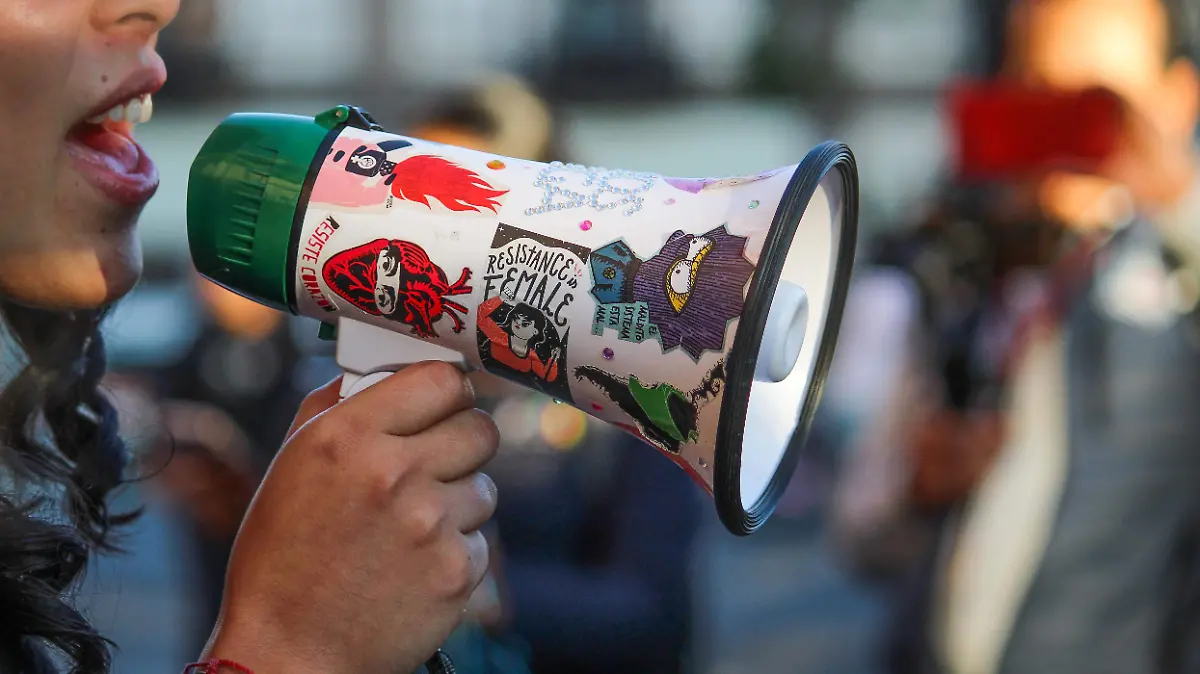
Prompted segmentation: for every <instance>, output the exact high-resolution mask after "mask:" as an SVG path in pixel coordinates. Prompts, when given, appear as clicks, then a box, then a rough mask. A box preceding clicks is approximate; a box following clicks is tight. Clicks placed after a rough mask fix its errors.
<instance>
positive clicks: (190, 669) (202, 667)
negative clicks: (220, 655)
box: [183, 658, 254, 674]
mask: <svg viewBox="0 0 1200 674" xmlns="http://www.w3.org/2000/svg"><path fill="white" fill-rule="evenodd" d="M222 669H232V670H233V671H235V672H241V673H242V674H254V672H252V671H250V668H249V667H246V666H245V665H239V664H238V663H236V662H234V661H233V660H218V659H217V658H213V659H211V660H208V661H206V662H193V663H191V664H188V665H185V666H184V668H183V674H221V670H222Z"/></svg>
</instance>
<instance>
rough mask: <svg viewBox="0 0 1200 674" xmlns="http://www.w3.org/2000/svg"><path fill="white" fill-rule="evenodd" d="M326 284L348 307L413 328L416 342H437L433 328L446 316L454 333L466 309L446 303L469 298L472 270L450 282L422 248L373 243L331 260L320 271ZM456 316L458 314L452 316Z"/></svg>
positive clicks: (403, 243) (460, 327) (404, 243)
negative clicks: (422, 338) (428, 340)
mask: <svg viewBox="0 0 1200 674" xmlns="http://www.w3.org/2000/svg"><path fill="white" fill-rule="evenodd" d="M322 275H323V276H324V277H325V283H326V284H328V285H329V287H330V288H332V289H333V291H334V292H336V293H337V294H338V295H340V296H341V297H342V298H343V299H345V300H346V301H347V302H350V303H351V304H353V305H354V306H356V307H358V308H359V309H362V310H363V311H364V312H366V313H368V314H370V315H372V316H384V317H386V318H388V319H391V320H393V321H396V322H398V323H404V324H405V325H408V326H411V327H412V334H413V335H415V336H417V337H425V338H429V337H437V336H438V334H437V331H436V330H435V329H434V324H435V323H437V322H438V321H439V320H441V318H442V316H449V317H450V320H451V321H453V323H454V325H453V328H452V330H453V331H454V332H455V333H456V334H457V333H460V332H462V331H463V327H464V325H463V321H462V319H461V318H460V317H459V316H458V314H462V315H463V316H466V314H467V308H466V307H464V306H463V305H461V304H459V303H458V302H454V301H452V300H450V299H449V298H450V297H454V296H455V295H468V294H470V293H471V286H469V285H467V281H469V280H471V270H470V269H468V268H465V267H464V268H463V270H462V274H461V275H460V276H459V277H458V280H457V281H455V282H454V283H450V282H449V280H448V278H447V277H446V272H445V271H442V268H441V267H439V266H437V265H435V264H434V263H433V262H431V261H430V259H429V255H428V254H427V253H426V252H425V249H423V248H421V247H420V246H418V245H417V244H415V243H412V242H410V241H400V240H398V239H392V240H388V239H377V240H375V241H372V242H371V243H366V244H363V245H361V246H358V247H356V248H351V249H350V250H344V251H342V252H340V253H338V254H337V255H334V256H333V257H331V258H330V259H329V261H327V262H326V263H325V267H324V269H323V270H322ZM455 312H457V313H455Z"/></svg>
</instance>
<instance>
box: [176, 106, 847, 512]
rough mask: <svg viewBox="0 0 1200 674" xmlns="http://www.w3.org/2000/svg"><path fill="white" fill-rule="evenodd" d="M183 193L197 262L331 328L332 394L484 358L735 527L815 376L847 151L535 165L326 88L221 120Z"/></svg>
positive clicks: (838, 272)
mask: <svg viewBox="0 0 1200 674" xmlns="http://www.w3.org/2000/svg"><path fill="white" fill-rule="evenodd" d="M187 213H188V239H189V245H190V248H191V253H192V258H193V260H194V262H195V265H196V268H197V270H198V271H199V272H200V273H201V274H202V275H204V276H205V277H207V278H208V279H210V280H212V281H214V282H216V283H218V284H220V285H222V286H224V287H226V288H228V289H230V290H232V291H234V292H236V293H239V294H241V295H243V296H245V297H248V298H251V299H253V300H256V301H258V302H261V303H263V304H266V305H268V306H272V307H275V308H277V309H280V310H283V311H288V312H292V313H295V314H299V315H302V316H308V317H311V318H314V319H316V320H318V321H320V322H321V323H322V325H321V328H320V332H321V334H322V336H324V337H325V338H334V337H336V339H337V341H338V344H337V359H338V364H339V365H340V366H341V367H342V369H343V370H344V371H345V377H344V378H343V385H342V393H343V395H352V394H353V393H354V392H355V391H357V390H361V389H362V388H363V387H365V386H369V385H371V384H372V383H374V382H376V381H378V380H379V379H380V378H382V377H384V376H386V375H387V374H389V373H391V372H393V371H395V370H397V369H399V368H401V367H403V366H404V365H406V364H411V363H414V362H418V361H422V360H430V359H440V360H446V361H450V362H454V363H457V364H458V365H459V366H460V367H462V368H464V369H481V370H485V371H487V372H490V373H492V374H495V375H498V376H500V377H503V378H505V379H508V380H510V381H512V382H516V383H518V384H520V385H523V386H526V387H529V388H532V389H534V390H537V391H540V392H543V393H545V394H547V395H549V396H552V397H553V398H554V399H555V400H557V401H560V402H563V403H569V404H572V405H574V406H576V407H577V408H579V409H581V410H583V411H584V412H587V413H589V414H591V415H593V416H595V417H597V418H599V419H601V420H603V421H606V422H608V423H611V424H614V425H616V426H619V427H620V428H622V429H624V430H626V431H628V432H629V433H632V434H634V435H636V436H637V437H639V438H641V439H642V440H644V441H645V442H647V443H648V444H650V445H652V446H654V447H656V448H658V449H659V450H660V451H662V453H663V454H665V455H666V456H667V457H669V458H670V459H671V460H673V461H675V462H676V463H677V464H679V465H680V466H681V467H682V468H683V469H684V470H686V471H687V472H688V473H690V474H691V476H692V477H693V478H694V479H695V480H696V482H698V483H699V484H700V485H701V486H702V487H703V488H704V489H705V490H706V491H707V492H708V493H709V494H710V495H712V496H713V498H714V500H715V502H716V508H717V512H718V515H719V517H720V519H721V521H722V523H723V524H724V525H725V527H726V528H727V529H728V530H729V531H731V532H732V533H734V534H737V535H748V534H750V533H752V532H754V531H755V530H757V529H758V528H759V527H761V526H762V524H763V523H764V522H765V521H766V519H767V518H768V517H769V516H770V514H771V512H772V511H773V510H774V508H775V505H776V502H777V501H778V500H779V498H780V496H781V495H782V493H783V491H784V489H785V487H786V486H787V484H788V481H789V480H790V478H791V476H792V474H793V473H794V471H795V468H796V463H797V460H798V458H799V452H800V450H801V447H802V445H803V440H804V436H805V435H806V433H807V431H808V428H809V425H810V424H811V422H812V419H813V415H814V412H815V411H816V409H817V405H818V403H819V401H820V398H821V393H822V389H823V386H824V382H825V378H826V375H827V373H828V371H829V366H830V360H831V359H832V357H833V352H834V346H835V344H836V342H837V332H838V327H839V324H840V321H841V316H842V308H843V304H844V302H845V299H846V293H847V289H848V286H849V283H850V273H851V266H852V263H853V259H854V249H855V240H856V236H857V214H858V173H857V168H856V164H855V160H854V156H853V154H852V153H851V151H850V149H849V148H848V147H846V146H845V145H843V144H841V143H836V142H827V143H824V144H822V145H819V146H817V147H816V148H814V149H813V150H811V151H810V152H809V154H808V155H807V156H806V157H805V158H804V160H803V161H801V162H800V163H799V164H797V165H793V166H789V167H786V168H781V169H777V170H774V171H767V172H764V173H761V174H758V175H753V176H746V177H736V178H724V179H678V178H670V177H664V176H660V175H657V174H653V173H643V172H636V171H624V170H609V169H604V168H596V167H585V166H579V165H574V164H562V163H550V164H543V163H537V162H531V161H525V160H521V159H514V158H509V157H500V156H496V155H491V154H487V153H484V152H478V151H474V150H468V149H464V148H458V147H451V146H447V145H441V144H436V143H430V142H426V141H422V140H420V139H417V138H410V137H406V136H402V135H397V134H393V133H388V132H386V131H385V130H384V129H383V128H382V127H381V126H380V125H379V124H377V123H376V122H375V121H374V120H373V119H372V118H371V116H370V115H369V114H368V113H366V112H365V111H363V110H361V109H359V108H355V107H351V106H338V107H335V108H333V109H331V110H328V111H326V112H324V113H322V114H319V115H317V116H316V117H300V116H291V115H276V114H250V113H243V114H235V115H233V116H231V117H229V118H227V119H226V120H225V121H224V122H222V123H221V125H220V126H218V127H217V129H216V130H215V131H214V132H213V134H212V135H211V136H210V137H209V138H208V140H207V142H206V143H205V144H204V146H203V149H201V151H200V154H199V156H198V157H197V158H196V160H195V161H194V163H193V165H192V169H191V175H190V178H189V186H188V205H187ZM413 395H420V392H419V391H414V392H413Z"/></svg>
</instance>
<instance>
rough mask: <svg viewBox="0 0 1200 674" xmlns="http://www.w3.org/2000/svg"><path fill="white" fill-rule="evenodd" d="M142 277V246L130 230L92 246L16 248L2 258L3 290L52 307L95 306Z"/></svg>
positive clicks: (16, 298) (16, 297)
mask: <svg viewBox="0 0 1200 674" xmlns="http://www.w3.org/2000/svg"><path fill="white" fill-rule="evenodd" d="M141 275H142V249H141V246H140V245H139V243H138V240H137V236H136V235H135V233H134V232H133V231H132V230H130V231H128V232H120V233H113V234H105V235H103V236H102V237H100V239H99V240H97V241H93V242H90V243H89V245H77V246H74V247H70V248H57V249H55V248H50V249H46V250H39V251H23V252H15V253H11V254H8V255H5V256H3V258H0V293H3V295H4V297H5V298H6V299H8V300H11V301H14V302H18V303H20V304H24V305H27V306H31V307H37V308H39V309H46V310H50V311H79V310H95V309H101V308H103V307H106V306H108V305H110V304H112V303H114V302H116V301H117V300H119V299H121V298H122V297H124V296H125V295H126V294H128V293H129V291H130V290H132V289H133V287H134V286H136V285H137V282H138V279H140V278H141Z"/></svg>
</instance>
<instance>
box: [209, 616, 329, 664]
mask: <svg viewBox="0 0 1200 674" xmlns="http://www.w3.org/2000/svg"><path fill="white" fill-rule="evenodd" d="M329 655H330V654H329V653H328V652H323V651H322V649H320V648H319V647H317V646H315V645H313V644H305V645H303V646H301V647H297V646H295V645H291V644H288V643H286V641H285V640H284V639H280V638H277V637H273V636H271V634H270V631H269V630H264V629H254V628H240V627H239V628H235V627H232V626H227V625H219V626H218V627H217V630H216V632H215V633H214V635H213V638H212V639H210V640H209V643H208V647H207V648H205V650H204V653H203V655H202V656H201V657H200V660H201V661H207V660H210V659H219V660H230V661H233V662H236V663H238V664H240V665H243V666H244V667H246V668H248V669H250V670H253V671H254V673H255V674H275V673H278V672H287V673H288V674H350V668H348V667H347V663H345V662H337V661H333V662H329V661H328V660H329V659H330V657H329ZM221 674H225V672H221Z"/></svg>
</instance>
